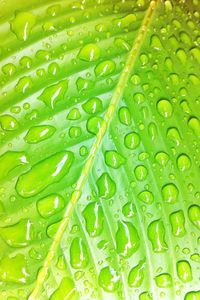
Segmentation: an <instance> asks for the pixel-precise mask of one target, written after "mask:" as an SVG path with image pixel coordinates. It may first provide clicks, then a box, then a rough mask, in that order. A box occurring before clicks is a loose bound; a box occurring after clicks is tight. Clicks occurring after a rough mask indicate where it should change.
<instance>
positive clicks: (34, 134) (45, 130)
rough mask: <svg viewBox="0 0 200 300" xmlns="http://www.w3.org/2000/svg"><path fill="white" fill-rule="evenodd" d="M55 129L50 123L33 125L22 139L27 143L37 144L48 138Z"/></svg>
mask: <svg viewBox="0 0 200 300" xmlns="http://www.w3.org/2000/svg"><path fill="white" fill-rule="evenodd" d="M55 131H56V129H55V127H53V126H50V125H39V126H33V127H31V128H30V129H29V131H28V132H27V134H26V136H25V137H24V140H25V141H26V142H27V143H28V144H37V143H39V142H42V141H44V140H46V139H48V138H50V137H51V136H52V135H53V134H54V132H55Z"/></svg>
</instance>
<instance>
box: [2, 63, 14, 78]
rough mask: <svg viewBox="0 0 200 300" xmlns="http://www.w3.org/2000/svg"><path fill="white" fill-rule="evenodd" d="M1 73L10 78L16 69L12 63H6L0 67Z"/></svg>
mask: <svg viewBox="0 0 200 300" xmlns="http://www.w3.org/2000/svg"><path fill="white" fill-rule="evenodd" d="M2 72H3V73H4V74H5V75H9V76H12V75H13V74H14V73H15V72H16V67H15V65H13V64H12V63H8V64H6V65H4V66H3V67H2Z"/></svg>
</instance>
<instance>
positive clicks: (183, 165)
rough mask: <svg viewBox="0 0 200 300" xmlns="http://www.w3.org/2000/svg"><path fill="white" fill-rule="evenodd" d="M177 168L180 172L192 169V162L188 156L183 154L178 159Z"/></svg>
mask: <svg viewBox="0 0 200 300" xmlns="http://www.w3.org/2000/svg"><path fill="white" fill-rule="evenodd" d="M177 167H178V169H179V170H180V171H182V172H183V171H186V170H188V169H189V168H190V167H191V160H190V158H189V157H188V156H187V155H186V154H181V155H180V156H179V157H178V158H177Z"/></svg>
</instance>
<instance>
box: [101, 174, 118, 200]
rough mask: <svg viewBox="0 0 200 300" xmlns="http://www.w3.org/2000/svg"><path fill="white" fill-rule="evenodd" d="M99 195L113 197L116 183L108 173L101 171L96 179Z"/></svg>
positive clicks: (106, 197) (107, 197) (105, 197)
mask: <svg viewBox="0 0 200 300" xmlns="http://www.w3.org/2000/svg"><path fill="white" fill-rule="evenodd" d="M97 187H98V192H99V196H100V197H102V198H104V199H109V198H111V197H113V196H114V195H115V193H116V184H115V182H114V181H113V180H112V178H111V177H110V175H109V174H108V173H103V174H102V175H101V176H100V177H99V179H98V180H97Z"/></svg>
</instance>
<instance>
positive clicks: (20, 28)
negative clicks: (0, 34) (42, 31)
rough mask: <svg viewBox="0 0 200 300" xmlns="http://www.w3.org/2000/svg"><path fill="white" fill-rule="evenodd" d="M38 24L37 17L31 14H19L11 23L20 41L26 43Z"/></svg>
mask: <svg viewBox="0 0 200 300" xmlns="http://www.w3.org/2000/svg"><path fill="white" fill-rule="evenodd" d="M35 22H36V17H35V16H34V15H33V14H32V13H31V12H18V13H17V14H16V15H15V18H14V20H12V21H11V22H10V26H11V30H12V31H13V32H14V33H15V34H16V36H17V38H18V39H19V40H23V41H26V40H27V38H28V37H29V35H30V34H31V31H32V28H33V27H34V25H35Z"/></svg>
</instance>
